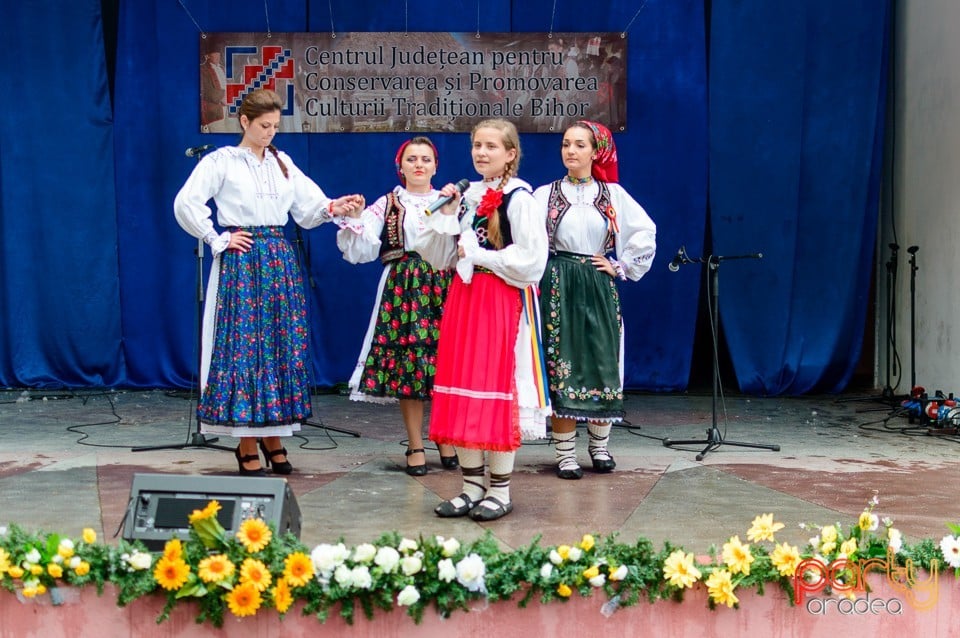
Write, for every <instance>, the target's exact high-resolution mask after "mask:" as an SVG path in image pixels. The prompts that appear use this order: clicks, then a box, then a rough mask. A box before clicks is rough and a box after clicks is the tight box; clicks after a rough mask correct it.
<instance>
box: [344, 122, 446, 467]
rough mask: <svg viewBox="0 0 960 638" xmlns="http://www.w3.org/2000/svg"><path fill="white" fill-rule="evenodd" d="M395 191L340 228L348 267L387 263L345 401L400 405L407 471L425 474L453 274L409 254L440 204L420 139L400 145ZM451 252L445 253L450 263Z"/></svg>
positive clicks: (432, 152)
mask: <svg viewBox="0 0 960 638" xmlns="http://www.w3.org/2000/svg"><path fill="white" fill-rule="evenodd" d="M394 163H395V165H396V169H397V175H398V176H399V178H400V186H397V187H395V188H394V189H393V190H392V191H390V192H389V193H387V194H386V195H384V196H383V197H381V198H380V199H378V200H377V201H375V202H374V203H373V204H372V205H371V206H368V207H367V208H366V209H365V210H364V211H363V212H362V213H361V214H359V215H358V216H357V217H356V218H352V219H350V218H348V219H343V220H342V221H341V222H339V224H340V226H341V230H340V231H339V232H338V233H337V246H338V247H339V248H340V250H341V251H342V252H343V258H344V259H346V260H347V261H349V262H350V263H353V264H359V263H365V262H370V261H373V260H374V259H377V258H379V259H380V261H381V262H383V264H384V269H383V275H382V276H381V277H380V287H379V289H378V292H377V300H378V301H377V304H376V305H375V306H374V309H373V315H372V316H371V317H370V324H369V326H368V328H367V335H366V339H365V340H364V345H363V349H362V350H361V352H360V358H359V360H358V361H357V367H356V368H355V370H354V373H353V376H352V377H351V379H350V390H351V393H350V398H351V399H353V400H354V401H371V402H376V403H392V402H395V401H398V400H399V402H400V413H401V414H402V415H403V422H404V425H405V426H406V428H407V451H406V456H407V463H406V472H407V474H409V475H410V476H423V475H424V474H426V473H427V461H426V455H425V453H424V448H423V433H422V430H423V412H424V409H423V402H424V401H426V400H427V399H429V398H430V397H431V394H432V392H433V378H434V374H435V373H436V358H437V337H438V336H439V331H440V315H441V312H442V308H443V302H444V298H445V297H446V294H447V287H448V286H449V285H450V277H451V271H450V270H435V269H434V268H432V267H431V266H430V264H428V263H427V262H426V261H424V260H423V259H422V258H421V257H420V255H419V254H417V253H416V252H414V251H413V248H412V247H413V243H414V240H415V239H416V237H417V235H419V234H420V233H421V232H423V230H424V220H425V219H426V215H425V212H424V211H425V209H426V208H427V207H428V206H429V205H430V204H432V203H433V202H434V201H435V200H436V199H437V197H438V192H437V191H436V190H434V188H433V187H432V186H431V184H430V181H431V179H432V178H433V176H434V175H435V174H436V172H437V149H436V147H434V145H433V142H431V141H430V140H429V139H428V138H426V137H423V136H419V137H414V138H413V139H411V140H408V141H406V142H404V143H403V144H402V145H401V146H400V149H399V150H398V151H397V155H396V158H395V160H394ZM454 250H455V247H451V248H450V252H451V257H452V256H453V251H454ZM439 448H440V462H441V464H442V465H443V467H444V468H446V469H450V470H453V469H456V468H457V467H459V462H458V459H457V453H456V450H455V449H454V447H453V446H451V445H440V446H439Z"/></svg>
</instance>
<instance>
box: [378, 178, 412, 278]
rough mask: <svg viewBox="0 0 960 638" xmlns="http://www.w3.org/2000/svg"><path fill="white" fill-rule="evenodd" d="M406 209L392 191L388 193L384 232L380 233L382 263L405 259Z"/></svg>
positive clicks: (384, 215) (384, 212) (384, 214)
mask: <svg viewBox="0 0 960 638" xmlns="http://www.w3.org/2000/svg"><path fill="white" fill-rule="evenodd" d="M406 212H407V211H406V209H405V208H404V207H403V204H401V203H400V198H399V197H397V195H396V194H395V193H393V192H392V191H391V192H390V193H387V205H386V207H385V208H384V211H383V230H382V231H380V261H381V262H382V263H383V264H384V265H386V264H388V263H390V262H391V261H396V260H398V259H400V258H401V257H403V253H404V247H403V216H404V215H405V214H406Z"/></svg>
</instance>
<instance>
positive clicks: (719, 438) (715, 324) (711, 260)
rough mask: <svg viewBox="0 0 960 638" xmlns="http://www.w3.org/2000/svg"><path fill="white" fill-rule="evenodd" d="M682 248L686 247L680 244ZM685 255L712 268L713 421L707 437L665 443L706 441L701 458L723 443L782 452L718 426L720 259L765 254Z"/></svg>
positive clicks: (687, 443) (699, 443)
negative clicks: (730, 435)
mask: <svg viewBox="0 0 960 638" xmlns="http://www.w3.org/2000/svg"><path fill="white" fill-rule="evenodd" d="M681 251H683V249H682V248H681ZM683 257H684V259H683V260H682V264H690V263H704V264H706V265H707V268H708V270H709V272H710V278H709V281H708V288H709V292H710V296H709V299H710V301H711V304H710V329H711V331H712V333H713V335H712V336H713V421H712V423H711V425H710V429H709V430H707V438H705V439H683V440H680V441H674V440H672V439H669V438H666V439H663V446H664V447H673V446H675V445H703V446H704V448H703V450H702V451H701V452H700V453H699V454H697V456H696V459H697V460H698V461H702V460H703V459H704V458H705V457H706V456H707V454H708V453H709V452H713V451H714V450H716V449H717V448H719V447H720V446H721V445H733V446H736V447H747V448H755V449H761V450H771V451H773V452H779V451H780V446H779V445H768V444H765V443H742V442H740V441H726V440H724V438H723V435H722V434H721V433H720V430H719V428H717V396H718V390H719V387H720V361H719V353H718V347H719V344H718V339H719V332H718V330H719V327H720V315H719V307H718V306H719V296H720V291H719V288H718V284H719V282H720V262H721V261H725V260H728V259H760V258H762V257H763V255H762V254H761V253H756V254H753V255H739V256H736V257H719V256H717V255H710V256H709V257H706V258H701V259H690V258H688V257H687V256H686V254H685V253H684V255H683Z"/></svg>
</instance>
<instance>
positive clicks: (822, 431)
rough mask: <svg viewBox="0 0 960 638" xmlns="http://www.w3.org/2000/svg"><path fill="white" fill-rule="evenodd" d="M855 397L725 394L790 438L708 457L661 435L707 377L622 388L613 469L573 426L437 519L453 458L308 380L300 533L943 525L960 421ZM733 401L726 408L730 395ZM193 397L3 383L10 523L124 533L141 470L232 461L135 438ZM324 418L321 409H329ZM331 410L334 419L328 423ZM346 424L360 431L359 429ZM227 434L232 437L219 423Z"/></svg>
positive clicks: (231, 464) (299, 476)
mask: <svg viewBox="0 0 960 638" xmlns="http://www.w3.org/2000/svg"><path fill="white" fill-rule="evenodd" d="M851 398H852V397H834V396H816V397H803V398H766V399H764V398H755V397H744V396H728V397H727V398H726V400H725V402H724V404H723V405H721V406H720V410H719V415H718V424H719V428H720V430H721V431H722V432H724V436H725V440H727V441H743V442H749V443H759V444H770V445H778V446H779V447H780V450H779V451H770V450H764V449H753V448H745V447H737V446H733V445H723V446H721V447H720V448H719V449H716V450H714V451H711V452H709V453H708V454H707V455H706V458H704V459H703V460H702V461H696V460H695V457H696V455H697V453H698V452H700V450H701V449H702V448H703V447H704V446H702V445H689V446H684V447H683V448H682V449H675V448H668V447H664V445H663V444H662V439H663V438H664V437H670V438H672V439H674V440H679V439H685V438H690V439H702V438H704V437H705V435H706V430H707V429H708V428H709V427H710V424H711V422H712V409H711V405H712V400H711V396H710V395H694V394H669V395H647V394H631V395H629V397H628V399H627V402H626V407H627V418H628V421H629V426H628V425H624V426H622V427H619V426H618V427H615V428H614V431H613V434H612V438H611V451H612V453H613V455H614V456H615V457H616V460H617V469H616V471H615V472H613V473H612V474H607V475H600V474H595V473H593V472H592V471H590V470H589V465H590V461H589V458H588V456H587V451H586V439H587V434H586V431H585V429H584V428H581V429H580V432H579V437H578V444H577V445H578V456H579V458H580V462H581V464H583V465H584V477H583V479H581V480H579V481H562V480H560V479H558V478H556V476H555V474H554V469H553V468H554V465H553V449H552V448H551V447H550V446H548V445H546V444H545V443H544V442H531V443H529V444H526V445H524V446H523V448H522V449H521V450H520V451H519V453H518V456H517V463H516V468H515V473H514V475H513V481H512V496H513V501H514V506H515V508H514V511H513V513H512V514H510V515H509V516H507V517H505V518H503V519H501V520H499V521H494V522H492V523H486V524H479V523H475V522H473V521H471V520H469V519H440V518H437V517H436V516H435V515H434V514H433V508H434V507H435V506H436V504H437V503H438V502H440V501H441V500H442V499H444V498H449V497H451V496H454V495H456V494H457V493H459V491H460V474H459V472H457V471H453V472H451V471H445V470H443V469H442V468H441V466H440V463H439V457H438V455H437V452H436V451H435V450H428V455H427V458H428V463H429V466H430V472H429V473H428V474H427V475H426V476H424V477H419V478H412V477H410V476H407V475H406V474H405V473H404V472H403V469H402V468H403V464H404V456H403V452H404V450H405V447H404V445H403V444H402V439H403V438H404V434H403V431H404V430H403V426H402V422H401V419H400V412H399V409H398V408H397V407H396V406H395V405H394V406H390V405H386V406H383V405H374V404H367V403H356V402H351V401H349V400H348V399H347V398H346V397H344V396H340V395H336V394H321V395H315V396H314V398H313V408H314V416H313V419H312V420H311V424H312V425H308V426H307V427H305V428H304V431H303V432H302V433H301V434H302V436H300V437H297V438H294V439H292V440H287V448H288V450H289V451H290V459H291V462H292V463H293V464H294V465H295V467H296V470H295V472H294V474H292V475H291V476H290V477H289V478H288V480H289V483H290V485H291V487H292V489H293V492H294V494H295V496H296V499H297V503H298V505H299V507H300V509H301V511H302V513H303V529H302V534H301V539H302V540H303V541H304V542H305V543H306V544H307V545H308V546H313V545H315V544H317V543H321V542H333V541H336V540H337V539H341V538H342V539H343V540H344V542H346V543H347V544H357V543H360V542H365V541H372V540H375V539H376V538H377V537H378V536H379V535H380V534H381V533H382V532H385V531H394V530H395V531H398V532H401V533H402V534H404V535H406V536H410V537H416V536H417V535H419V534H424V535H428V534H439V535H442V536H446V537H450V536H455V537H457V538H460V539H462V540H466V539H473V538H478V537H480V536H482V535H483V534H484V533H486V531H487V530H490V531H491V532H492V533H493V535H494V536H495V537H496V538H497V539H498V540H499V542H501V543H502V545H503V546H504V548H514V547H517V546H520V545H524V544H527V543H529V542H530V541H531V540H532V539H533V538H534V536H535V535H537V534H540V535H541V536H542V543H543V544H547V545H552V544H559V543H573V542H575V541H578V540H579V539H580V537H581V536H582V534H584V533H587V532H590V533H593V534H599V535H607V534H611V533H614V532H615V533H617V534H618V537H619V540H620V541H621V542H632V541H633V540H635V539H636V538H637V537H638V536H644V537H646V538H649V539H650V540H652V541H653V542H654V545H655V546H656V547H658V548H659V547H660V546H661V544H662V543H663V542H664V541H666V540H669V541H670V542H671V543H673V544H675V545H680V546H683V547H684V548H686V549H687V550H688V551H694V552H698V553H704V552H706V551H708V549H709V548H710V547H711V546H717V547H719V546H720V545H721V544H722V543H723V542H725V541H726V540H727V539H728V538H729V537H730V536H732V535H734V534H739V535H740V536H741V538H745V535H746V530H747V529H748V528H749V526H750V523H751V521H752V520H753V518H754V517H755V516H757V515H758V514H762V513H768V512H772V513H773V514H774V516H775V519H776V520H778V521H781V522H783V523H785V524H786V525H787V528H786V529H784V530H783V531H781V532H779V533H778V534H777V538H778V540H779V541H784V540H788V541H790V542H792V543H797V544H800V545H803V544H805V543H806V540H807V539H808V538H809V537H810V536H811V533H810V532H809V531H804V530H802V529H801V528H800V527H799V524H800V523H810V524H816V525H823V524H828V523H835V522H840V523H842V524H843V525H844V526H847V525H850V524H852V523H855V522H856V520H857V517H858V515H859V513H860V512H861V511H862V510H863V509H864V507H865V505H866V504H867V502H868V501H869V500H870V499H871V498H872V497H873V496H874V494H876V495H877V496H878V498H879V505H878V507H877V508H876V510H875V512H876V513H877V514H879V515H880V516H881V518H883V517H890V518H891V519H893V521H894V525H895V526H896V527H898V528H899V529H900V530H901V531H902V532H903V534H904V536H905V538H906V540H907V541H910V542H913V541H916V540H918V539H920V538H925V537H931V538H935V539H939V538H941V537H942V536H943V535H944V534H945V533H947V531H948V530H947V528H946V527H945V525H944V524H945V522H954V523H958V522H960V508H958V507H957V497H956V490H957V485H960V459H958V455H957V452H958V451H960V445H958V443H960V437H938V436H932V435H931V434H930V433H929V432H928V431H927V430H926V429H920V428H916V429H911V430H908V431H905V432H904V431H901V428H906V427H911V426H910V423H909V422H908V420H907V419H906V418H904V417H902V416H895V417H892V418H890V411H889V408H887V407H885V406H884V405H883V404H882V403H880V402H877V401H866V400H865V401H852V400H850V399H851ZM724 407H725V410H724ZM193 408H194V404H193V402H192V401H191V400H189V397H188V396H187V395H186V394H184V393H165V392H162V391H146V392H133V391H119V392H97V391H78V392H76V393H71V392H43V391H37V390H31V391H21V390H6V391H3V392H0V525H5V524H9V523H17V524H19V525H21V526H23V527H25V528H27V529H28V530H45V531H56V532H61V533H65V534H70V535H74V534H76V535H78V534H79V533H80V531H81V530H82V529H83V528H84V527H93V528H94V529H96V530H97V531H98V532H99V537H100V538H101V539H104V540H105V541H107V542H112V541H115V539H116V538H117V537H118V530H119V527H120V524H121V522H122V519H123V515H124V512H125V509H126V506H127V501H128V498H129V495H130V488H131V481H132V478H133V475H134V474H135V473H141V472H145V473H172V474H178V475H223V476H232V475H234V473H235V471H236V467H237V466H236V461H235V459H234V456H233V454H232V453H231V452H229V451H223V450H218V449H204V448H198V447H187V448H186V449H183V450H176V449H172V450H164V449H161V450H149V451H134V450H133V448H136V447H141V446H144V447H151V446H164V445H177V444H180V443H183V442H185V441H189V440H190V439H191V434H192V432H193V427H194V420H193ZM324 426H325V427H324ZM327 428H329V429H327ZM344 431H353V432H356V433H358V434H359V435H360V436H359V437H354V436H351V435H350V434H349V433H344ZM219 443H220V444H224V445H227V446H231V447H232V442H231V441H230V440H227V439H223V438H222V439H221V440H220V441H219Z"/></svg>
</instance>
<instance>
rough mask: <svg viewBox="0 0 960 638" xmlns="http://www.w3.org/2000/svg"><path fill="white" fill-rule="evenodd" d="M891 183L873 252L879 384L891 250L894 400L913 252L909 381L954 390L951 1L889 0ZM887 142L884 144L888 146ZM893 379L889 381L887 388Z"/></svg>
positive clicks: (959, 172) (957, 44) (958, 78)
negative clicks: (895, 250)
mask: <svg viewBox="0 0 960 638" xmlns="http://www.w3.org/2000/svg"><path fill="white" fill-rule="evenodd" d="M895 5H896V11H895V14H896V21H897V22H896V33H895V36H894V38H895V46H894V52H895V57H894V82H893V86H892V87H891V89H892V94H891V97H892V98H893V102H892V103H893V106H894V110H893V120H892V124H893V127H892V129H891V128H889V127H888V131H887V144H888V149H891V148H892V150H893V153H892V158H893V160H892V179H890V176H889V174H888V175H887V182H886V184H885V191H884V195H885V196H884V198H883V200H884V206H883V210H882V214H881V221H880V223H881V228H880V230H881V232H880V244H879V250H878V255H877V259H878V268H877V273H878V281H877V284H878V286H877V288H878V291H879V292H880V301H879V304H878V306H877V308H878V312H877V316H878V318H879V325H878V329H877V348H878V354H879V356H878V383H877V386H878V387H881V388H882V387H883V386H884V385H885V383H886V360H885V347H886V346H885V341H886V332H887V328H886V318H885V317H884V314H885V308H886V299H885V297H886V295H885V294H883V293H884V288H885V286H886V283H885V277H886V266H885V264H886V262H887V260H888V258H889V255H890V250H889V248H888V244H889V243H891V242H894V241H895V242H896V243H897V244H898V245H899V246H900V251H899V252H900V258H899V261H898V272H897V290H896V306H897V308H896V311H897V312H896V323H895V325H896V335H895V336H896V342H897V351H898V352H899V354H900V360H901V363H902V371H901V375H900V383H899V386H898V387H896V388H894V389H895V391H896V392H897V394H905V393H907V392H909V391H910V382H911V371H912V367H911V364H912V362H911V356H910V351H911V339H910V317H911V303H910V271H911V268H910V264H909V261H908V259H909V257H910V255H909V254H908V253H907V248H908V247H910V246H918V247H919V250H918V252H917V255H916V264H917V271H916V305H915V313H916V338H915V341H914V348H915V351H916V358H915V366H914V368H915V373H916V383H917V384H918V385H921V386H923V387H925V388H926V389H927V391H928V392H933V391H934V390H938V389H939V390H943V391H944V392H954V393H957V394H960V2H958V0H895ZM891 143H892V146H890V145H891ZM896 383H897V378H896V377H893V384H894V385H895V384H896Z"/></svg>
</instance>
